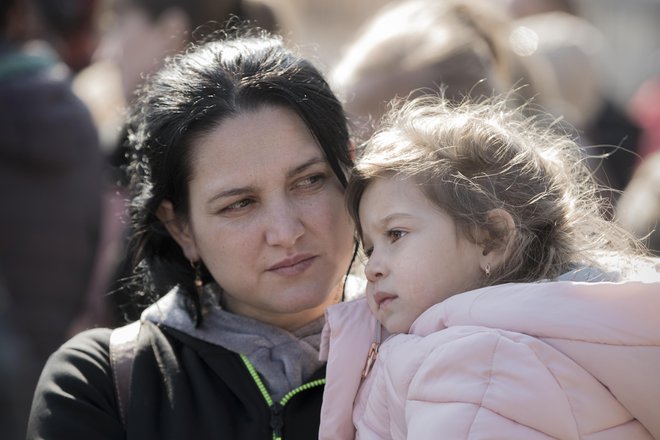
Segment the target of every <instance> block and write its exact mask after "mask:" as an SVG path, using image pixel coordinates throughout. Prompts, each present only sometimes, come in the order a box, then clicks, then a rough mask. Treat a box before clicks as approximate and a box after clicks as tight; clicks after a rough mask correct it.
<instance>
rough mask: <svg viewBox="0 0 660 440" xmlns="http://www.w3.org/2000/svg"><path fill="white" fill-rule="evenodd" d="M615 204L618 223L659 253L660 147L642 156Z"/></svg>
mask: <svg viewBox="0 0 660 440" xmlns="http://www.w3.org/2000/svg"><path fill="white" fill-rule="evenodd" d="M616 208H617V210H616V214H617V215H616V217H617V219H618V221H619V223H621V225H622V226H623V227H625V228H626V229H627V230H629V231H630V232H632V233H633V234H635V236H637V237H640V238H643V239H644V240H645V242H646V244H647V245H648V247H649V249H650V250H651V252H653V253H654V254H655V255H657V256H660V151H656V152H654V153H652V154H649V155H648V156H646V157H644V158H643V159H642V162H641V163H640V165H639V167H637V169H636V170H635V172H634V173H633V175H632V178H631V179H630V182H629V183H628V185H627V186H626V189H625V190H624V191H623V193H622V194H621V198H620V199H619V201H618V203H617V206H616Z"/></svg>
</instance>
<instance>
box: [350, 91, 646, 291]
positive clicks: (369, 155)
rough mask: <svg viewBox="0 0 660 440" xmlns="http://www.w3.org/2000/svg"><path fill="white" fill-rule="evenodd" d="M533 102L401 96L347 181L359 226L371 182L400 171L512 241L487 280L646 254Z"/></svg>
mask: <svg viewBox="0 0 660 440" xmlns="http://www.w3.org/2000/svg"><path fill="white" fill-rule="evenodd" d="M530 105H531V104H529V103H528V104H526V105H525V106H523V107H521V106H515V105H512V100H510V99H509V97H508V96H497V97H491V98H487V99H483V100H481V101H480V102H475V101H469V100H464V101H463V102H461V103H458V104H456V103H455V102H454V103H452V102H450V101H449V100H447V99H445V98H444V97H443V96H442V94H440V95H425V96H421V97H419V98H415V99H412V100H410V101H405V100H397V101H394V102H393V103H392V104H391V110H390V111H389V112H388V113H387V114H386V115H385V117H384V119H383V121H382V125H381V126H380V128H379V130H378V131H377V132H376V133H375V134H374V136H373V137H372V138H371V139H370V140H369V141H367V142H366V144H365V145H364V146H362V147H361V149H362V151H361V152H360V157H359V159H358V163H357V165H356V167H355V169H354V171H353V173H352V175H351V177H350V181H349V184H348V188H347V205H348V209H349V212H350V213H351V215H352V217H353V218H354V220H355V222H356V224H357V225H358V233H359V234H360V235H361V229H360V226H359V225H360V216H359V205H360V199H361V197H362V194H363V193H364V191H365V189H366V188H367V186H369V184H370V183H371V182H372V181H373V180H375V179H379V178H384V177H388V176H392V175H398V176H405V177H410V178H412V179H414V181H415V182H416V183H418V184H419V185H420V188H421V189H422V191H423V192H424V193H425V194H426V196H427V197H428V198H429V199H430V200H431V201H432V202H434V203H435V204H436V205H437V206H438V207H439V208H441V209H442V210H443V211H444V212H446V213H447V214H449V215H450V216H451V217H452V218H453V219H454V220H455V222H456V224H457V225H458V227H459V228H460V230H461V231H462V232H463V233H464V234H465V235H466V237H468V239H470V240H472V241H473V242H475V243H479V244H480V245H482V246H484V250H485V251H486V250H487V249H493V248H497V247H507V253H508V258H507V260H506V262H505V263H504V264H502V265H501V266H500V267H498V268H497V269H496V270H495V271H494V272H493V273H492V274H491V276H490V277H489V278H487V279H485V280H484V284H499V283H504V282H525V281H537V280H541V279H548V278H556V277H557V276H559V275H561V274H562V273H565V272H567V271H570V270H572V269H575V268H577V267H578V266H582V265H589V266H595V267H598V268H601V269H604V270H610V269H611V267H608V264H609V263H608V261H611V258H603V256H605V255H610V256H611V255H612V253H615V254H616V255H619V256H624V255H625V256H633V255H635V254H640V253H643V252H644V249H643V248H642V246H641V244H640V243H639V242H637V241H636V240H635V239H634V238H633V237H632V235H631V234H629V233H628V232H626V231H625V230H624V229H622V228H621V227H620V226H618V225H617V224H616V223H614V222H612V221H609V220H607V219H606V218H605V217H604V215H603V214H604V212H605V210H606V209H607V208H608V207H607V205H606V204H605V203H606V202H605V201H604V200H603V199H602V198H601V197H599V189H598V186H597V184H596V183H595V180H594V179H593V177H592V174H591V172H590V171H589V168H588V167H587V164H586V157H585V156H584V153H583V150H582V149H581V148H580V147H579V146H578V144H576V142H575V141H574V140H573V139H572V137H571V136H570V135H569V134H568V133H567V131H565V130H563V129H562V127H560V126H559V124H558V123H557V121H553V120H551V119H548V117H547V116H543V115H542V114H540V113H539V112H538V111H537V110H535V111H534V112H531V111H527V110H529V109H527V108H525V107H526V106H527V107H529V106H530ZM530 114H534V116H529V115H530ZM494 209H503V210H505V211H506V212H508V213H509V214H510V215H511V217H512V218H513V221H514V225H515V226H514V229H513V230H512V231H511V230H508V229H503V228H502V227H501V223H494V222H493V221H492V220H491V219H492V216H489V212H491V211H492V210H494ZM484 232H485V234H484ZM484 236H486V237H488V239H487V240H486V241H484V240H481V242H479V241H478V240H480V238H479V237H484Z"/></svg>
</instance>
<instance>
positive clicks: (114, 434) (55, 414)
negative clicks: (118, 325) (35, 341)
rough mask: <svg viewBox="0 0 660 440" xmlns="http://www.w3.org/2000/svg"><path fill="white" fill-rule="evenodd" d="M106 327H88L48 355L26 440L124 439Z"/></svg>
mask: <svg viewBox="0 0 660 440" xmlns="http://www.w3.org/2000/svg"><path fill="white" fill-rule="evenodd" d="M109 340H110V330H109V329H94V330H88V331H85V332H83V333H80V334H79V335H77V336H75V337H73V338H72V339H71V340H69V341H68V342H66V343H65V344H64V345H62V347H60V348H59V349H58V350H57V351H56V352H55V353H53V354H52V355H51V357H50V358H49V360H48V362H47V363H46V365H45V367H44V369H43V371H42V373H41V377H40V379H39V382H38V384H37V387H36V390H35V394H34V400H33V402H32V410H31V412H30V418H29V421H28V429H27V439H28V440H32V439H48V440H59V439H62V440H64V439H66V440H77V439H86V440H87V439H95V440H111V439H113V440H114V439H123V438H124V437H125V434H124V429H123V426H122V423H121V419H120V416H119V412H118V409H117V400H116V397H115V393H114V384H113V380H112V372H111V368H110V360H109V359H110V358H109V352H108V343H109Z"/></svg>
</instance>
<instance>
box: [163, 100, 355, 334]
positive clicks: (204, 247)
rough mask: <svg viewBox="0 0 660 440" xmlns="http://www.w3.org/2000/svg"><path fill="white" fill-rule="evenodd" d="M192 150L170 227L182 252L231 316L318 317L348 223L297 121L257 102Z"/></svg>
mask: <svg viewBox="0 0 660 440" xmlns="http://www.w3.org/2000/svg"><path fill="white" fill-rule="evenodd" d="M192 151H193V159H192V164H191V165H192V176H191V181H190V184H189V197H190V211H189V218H188V221H186V222H182V221H179V220H176V221H175V224H174V225H172V224H170V225H169V226H168V229H169V230H170V232H171V233H172V235H173V236H174V238H175V239H176V240H177V242H178V243H179V244H180V245H181V247H182V249H183V251H184V253H185V255H186V257H187V258H188V259H189V260H191V261H197V260H201V261H203V262H204V264H205V265H206V267H207V268H208V270H209V271H210V273H211V274H212V275H213V277H214V278H215V280H216V281H217V282H218V284H219V285H220V286H221V287H222V288H223V290H224V297H223V300H224V303H225V306H226V307H227V309H228V310H230V311H232V312H234V313H237V314H239V315H243V316H247V317H251V318H254V319H258V320H260V321H263V322H267V323H270V324H273V325H276V326H279V327H282V328H285V329H289V330H293V329H296V328H298V327H300V326H302V325H304V324H306V323H308V322H310V321H312V320H314V319H316V318H318V317H320V316H321V315H322V314H323V313H324V311H325V309H326V308H327V307H328V306H329V305H330V304H332V303H334V302H336V301H338V300H339V299H340V296H341V289H342V282H343V275H344V274H345V272H346V271H347V269H348V265H349V264H350V259H351V256H352V251H353V223H352V221H351V219H350V217H349V215H348V212H347V210H346V209H345V207H344V199H343V194H344V190H343V188H342V186H341V185H340V183H339V181H338V180H337V178H336V176H335V175H334V173H333V172H332V170H331V168H330V166H329V165H328V163H327V161H326V159H325V156H324V154H323V152H322V150H321V149H320V148H319V146H318V144H317V143H316V142H315V140H314V138H313V137H312V135H311V133H310V131H309V129H308V128H307V126H306V125H305V124H304V122H303V121H302V120H301V119H300V118H299V117H298V116H297V115H296V114H295V113H294V112H292V111H291V110H288V109H286V108H280V107H262V108H260V109H258V110H254V111H251V112H247V113H244V114H241V115H238V116H236V117H233V118H230V119H227V120H225V121H223V122H222V123H221V124H220V125H219V126H217V127H216V128H215V129H213V130H212V131H210V132H209V133H208V134H206V135H204V136H203V137H201V138H200V139H198V140H197V141H195V142H194V143H193V149H192ZM168 204H169V202H165V203H164V204H163V206H165V207H166V210H169V213H166V214H165V215H161V219H162V218H168V217H169V218H172V214H171V204H169V206H167V205H168ZM166 225H167V222H166Z"/></svg>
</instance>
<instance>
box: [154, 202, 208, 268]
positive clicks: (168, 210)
mask: <svg viewBox="0 0 660 440" xmlns="http://www.w3.org/2000/svg"><path fill="white" fill-rule="evenodd" d="M156 217H158V219H159V220H160V221H161V223H163V225H164V226H165V229H167V232H169V234H170V235H171V236H172V238H173V239H174V241H176V242H177V243H178V244H179V246H181V250H182V251H183V254H184V255H185V256H186V258H187V259H188V260H190V261H192V262H194V261H199V253H198V252H197V245H196V244H195V237H194V235H193V234H192V231H191V230H190V225H189V224H188V223H187V222H183V221H181V220H180V219H179V218H177V216H176V214H175V213H174V206H173V205H172V202H170V201H169V200H163V201H162V202H161V204H160V206H159V207H158V209H157V210H156Z"/></svg>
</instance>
